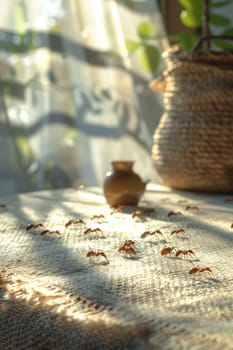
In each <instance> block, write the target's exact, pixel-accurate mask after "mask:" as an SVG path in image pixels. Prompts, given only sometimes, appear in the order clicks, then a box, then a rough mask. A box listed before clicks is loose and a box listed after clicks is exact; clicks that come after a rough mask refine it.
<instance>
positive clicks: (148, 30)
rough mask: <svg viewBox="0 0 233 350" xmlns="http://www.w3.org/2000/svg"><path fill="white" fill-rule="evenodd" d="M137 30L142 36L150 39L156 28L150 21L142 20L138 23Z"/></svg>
mask: <svg viewBox="0 0 233 350" xmlns="http://www.w3.org/2000/svg"><path fill="white" fill-rule="evenodd" d="M137 32H138V35H139V36H140V38H142V39H149V38H151V37H152V36H153V33H154V28H153V25H152V24H151V23H150V22H142V23H140V24H139V25H138V27H137Z"/></svg>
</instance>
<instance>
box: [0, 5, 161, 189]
mask: <svg viewBox="0 0 233 350" xmlns="http://www.w3.org/2000/svg"><path fill="white" fill-rule="evenodd" d="M3 2H4V6H2V9H3V10H2V11H1V13H0V21H1V29H0V61H1V62H0V63H1V65H0V89H1V99H0V111H1V113H0V147H1V153H0V161H1V165H2V166H1V168H0V194H4V193H12V192H26V191H34V190H41V189H47V188H62V187H69V186H78V185H102V182H103V179H104V177H105V174H106V172H107V171H108V170H109V169H110V161H112V160H116V159H125V160H126V159H127V160H129V159H130V160H134V161H135V170H136V171H138V172H139V173H140V174H141V176H142V177H143V178H145V179H151V180H153V181H154V180H156V173H155V170H154V168H153V166H152V162H151V145H152V137H153V131H154V128H155V127H156V125H157V123H158V121H159V118H160V115H161V113H162V100H161V97H160V96H159V95H157V94H156V93H154V92H153V91H150V89H149V88H148V82H149V81H150V80H151V79H152V78H153V75H152V74H150V73H148V72H146V71H145V70H144V69H143V68H142V65H141V63H140V56H139V55H140V53H137V52H133V53H132V52H129V51H128V49H127V46H126V40H127V39H130V40H135V41H137V40H138V33H137V28H138V25H139V24H140V23H142V22H145V21H147V22H150V23H152V24H153V26H154V34H155V35H157V36H161V35H163V34H164V29H163V23H162V20H161V15H160V12H159V8H158V4H157V1H154V0H145V1H143V0H142V1H135V0H125V1H123V0H122V1H120V0H85V1H83V0H67V1H65V0H64V1H62V0H34V1H30V0H20V1H17V0H10V1H9V0H4V1H3ZM156 43H157V45H158V47H159V50H160V52H162V51H163V50H164V48H165V47H166V45H167V42H166V40H160V41H157V42H156ZM138 51H140V50H138ZM161 69H162V63H161V65H160V70H161ZM158 72H159V71H158Z"/></svg>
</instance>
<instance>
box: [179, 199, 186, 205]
mask: <svg viewBox="0 0 233 350" xmlns="http://www.w3.org/2000/svg"><path fill="white" fill-rule="evenodd" d="M187 202H188V201H187V199H179V200H178V202H177V203H179V204H183V203H187Z"/></svg>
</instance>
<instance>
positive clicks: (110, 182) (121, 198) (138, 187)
mask: <svg viewBox="0 0 233 350" xmlns="http://www.w3.org/2000/svg"><path fill="white" fill-rule="evenodd" d="M111 164H112V168H113V170H112V171H110V172H108V173H107V174H106V177H105V180H104V185H103V190H104V196H105V198H106V201H107V202H108V204H109V205H110V206H112V207H118V206H119V205H137V204H138V202H139V200H140V198H141V196H142V195H143V193H144V191H145V187H146V184H147V182H143V181H142V179H141V177H140V176H139V175H138V174H136V173H135V172H134V171H133V165H134V162H133V161H121V160H120V161H112V162H111Z"/></svg>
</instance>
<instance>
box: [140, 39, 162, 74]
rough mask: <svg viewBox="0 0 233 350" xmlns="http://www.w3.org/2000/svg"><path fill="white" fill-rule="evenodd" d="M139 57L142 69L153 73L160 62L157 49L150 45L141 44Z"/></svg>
mask: <svg viewBox="0 0 233 350" xmlns="http://www.w3.org/2000/svg"><path fill="white" fill-rule="evenodd" d="M140 59H141V64H142V67H143V68H144V70H145V71H146V72H147V73H151V74H153V73H154V72H155V71H156V70H157V69H158V66H159V63H160V54H159V50H158V49H157V47H155V46H152V45H143V48H142V51H141V55H140Z"/></svg>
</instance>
